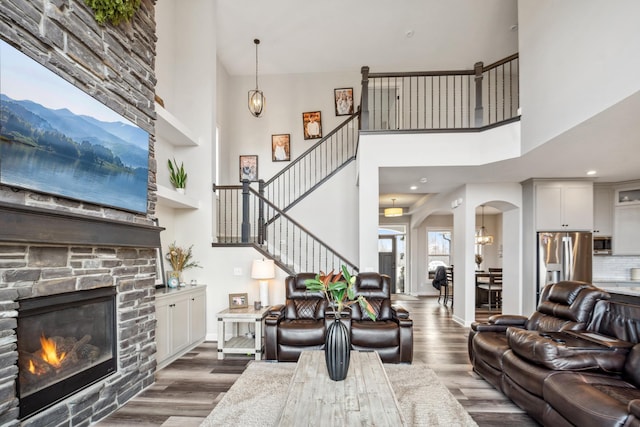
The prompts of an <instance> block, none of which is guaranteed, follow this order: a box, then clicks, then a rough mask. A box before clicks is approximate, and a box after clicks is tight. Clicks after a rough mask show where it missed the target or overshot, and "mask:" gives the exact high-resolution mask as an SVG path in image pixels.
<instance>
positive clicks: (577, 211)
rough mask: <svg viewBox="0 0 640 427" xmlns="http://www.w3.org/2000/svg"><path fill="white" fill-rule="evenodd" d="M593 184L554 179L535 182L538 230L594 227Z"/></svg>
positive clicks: (580, 229) (587, 228)
mask: <svg viewBox="0 0 640 427" xmlns="http://www.w3.org/2000/svg"><path fill="white" fill-rule="evenodd" d="M593 197H594V194H593V183H592V182H590V181H587V182H582V181H557V182H556V181H554V182H537V183H536V184H535V214H536V217H535V223H536V230H539V231H540V230H544V231H556V230H557V231H573V230H576V231H584V230H589V231H591V230H592V229H593Z"/></svg>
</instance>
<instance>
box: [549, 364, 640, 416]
mask: <svg viewBox="0 0 640 427" xmlns="http://www.w3.org/2000/svg"><path fill="white" fill-rule="evenodd" d="M543 395H544V399H545V400H546V401H547V402H548V403H549V404H550V405H551V406H552V407H553V408H554V409H555V410H556V411H558V412H559V413H560V414H562V416H563V417H565V418H566V419H568V420H570V421H571V422H572V423H573V424H575V425H578V426H587V427H589V426H593V427H596V426H598V427H599V426H614V425H616V426H622V425H624V423H625V421H626V420H627V418H628V416H629V411H628V404H629V402H630V401H631V400H633V399H638V398H640V390H638V389H637V388H636V387H635V386H634V385H633V384H631V383H628V382H626V381H624V380H622V379H620V378H617V377H614V376H612V375H600V374H595V373H581V372H560V373H557V374H555V375H551V376H550V377H548V378H547V379H546V380H545V382H544V388H543Z"/></svg>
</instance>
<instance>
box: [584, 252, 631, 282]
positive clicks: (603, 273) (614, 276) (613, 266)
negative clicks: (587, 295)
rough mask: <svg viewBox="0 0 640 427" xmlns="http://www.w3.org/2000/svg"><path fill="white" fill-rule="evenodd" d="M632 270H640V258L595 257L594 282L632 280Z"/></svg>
mask: <svg viewBox="0 0 640 427" xmlns="http://www.w3.org/2000/svg"><path fill="white" fill-rule="evenodd" d="M632 268H640V256H594V257H593V281H594V282H597V281H598V280H630V279H631V269H632Z"/></svg>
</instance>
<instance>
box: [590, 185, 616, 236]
mask: <svg viewBox="0 0 640 427" xmlns="http://www.w3.org/2000/svg"><path fill="white" fill-rule="evenodd" d="M593 235H594V236H611V235H613V189H611V188H607V187H595V188H594V190H593Z"/></svg>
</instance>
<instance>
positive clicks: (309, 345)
mask: <svg viewBox="0 0 640 427" xmlns="http://www.w3.org/2000/svg"><path fill="white" fill-rule="evenodd" d="M314 277H315V274H313V273H300V274H298V275H296V276H289V277H287V278H286V279H285V287H286V290H285V297H286V300H285V303H284V304H280V305H276V306H273V307H271V308H270V309H269V313H268V314H267V317H266V319H265V332H264V334H265V343H264V349H265V359H267V360H278V361H280V362H297V361H298V358H299V357H300V353H301V352H303V351H304V350H322V349H324V342H325V332H326V325H325V312H326V310H327V306H328V304H327V300H326V299H325V298H324V295H323V294H322V292H319V291H318V292H309V291H307V287H306V286H305V284H304V282H305V280H307V279H313V278H314Z"/></svg>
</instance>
